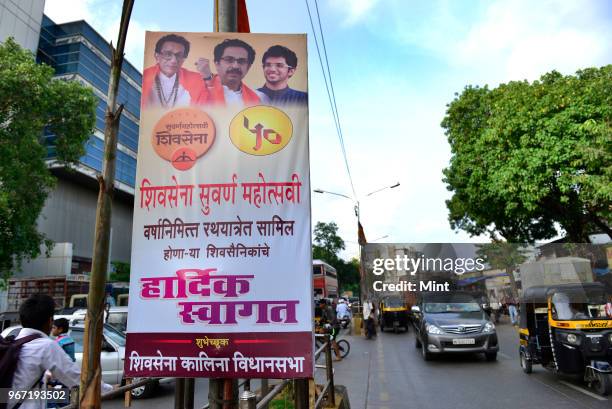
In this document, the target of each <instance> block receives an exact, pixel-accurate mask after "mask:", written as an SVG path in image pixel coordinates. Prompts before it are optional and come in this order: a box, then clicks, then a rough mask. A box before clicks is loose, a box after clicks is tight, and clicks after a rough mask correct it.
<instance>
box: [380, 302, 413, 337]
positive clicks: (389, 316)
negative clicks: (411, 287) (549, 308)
mask: <svg viewBox="0 0 612 409" xmlns="http://www.w3.org/2000/svg"><path fill="white" fill-rule="evenodd" d="M379 324H380V332H384V331H385V328H392V329H393V331H394V332H395V333H397V332H399V330H400V328H402V330H403V331H408V304H407V303H406V302H405V301H404V300H402V299H401V298H400V297H395V296H388V297H384V298H383V299H382V300H381V301H380V305H379Z"/></svg>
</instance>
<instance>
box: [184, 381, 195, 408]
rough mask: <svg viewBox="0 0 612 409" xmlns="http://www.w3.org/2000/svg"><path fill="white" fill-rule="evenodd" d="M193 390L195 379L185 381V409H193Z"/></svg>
mask: <svg viewBox="0 0 612 409" xmlns="http://www.w3.org/2000/svg"><path fill="white" fill-rule="evenodd" d="M194 390H195V379H194V378H187V379H185V405H184V406H185V409H193V394H194Z"/></svg>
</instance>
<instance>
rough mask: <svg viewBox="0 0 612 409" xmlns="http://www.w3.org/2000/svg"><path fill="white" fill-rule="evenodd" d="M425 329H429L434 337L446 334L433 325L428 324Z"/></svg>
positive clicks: (428, 331)
mask: <svg viewBox="0 0 612 409" xmlns="http://www.w3.org/2000/svg"><path fill="white" fill-rule="evenodd" d="M425 328H426V329H427V333H428V334H432V335H440V334H444V331H442V330H441V329H440V328H438V327H436V326H435V325H433V324H427V326H426V327H425Z"/></svg>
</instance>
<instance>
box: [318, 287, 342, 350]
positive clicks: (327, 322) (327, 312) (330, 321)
mask: <svg viewBox="0 0 612 409" xmlns="http://www.w3.org/2000/svg"><path fill="white" fill-rule="evenodd" d="M319 307H320V308H321V321H320V323H321V324H322V325H323V326H324V327H325V328H326V329H327V331H328V333H329V335H330V337H329V339H330V341H331V343H332V348H333V349H334V353H335V354H336V361H341V360H342V356H341V355H340V348H338V344H337V343H336V336H337V335H338V332H340V324H339V323H338V319H337V316H336V314H335V313H334V310H333V309H332V307H331V306H329V305H327V302H326V301H325V300H324V299H321V300H320V301H319Z"/></svg>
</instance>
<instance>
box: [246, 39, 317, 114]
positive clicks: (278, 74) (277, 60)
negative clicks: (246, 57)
mask: <svg viewBox="0 0 612 409" xmlns="http://www.w3.org/2000/svg"><path fill="white" fill-rule="evenodd" d="M261 62H262V63H263V72H264V76H265V77H266V84H265V85H264V86H263V87H261V88H259V89H258V90H257V91H259V92H262V93H263V94H265V95H266V96H267V97H268V99H269V101H270V103H271V104H272V105H279V106H283V105H306V104H307V103H308V94H307V93H305V92H302V91H297V90H295V89H292V88H290V87H289V84H288V81H289V78H291V77H292V76H293V74H295V70H296V68H297V62H298V60H297V56H296V55H295V53H294V52H293V51H291V50H290V49H288V48H287V47H283V46H282V45H275V46H272V47H270V48H268V51H266V52H265V53H264V55H263V58H262V59H261Z"/></svg>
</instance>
